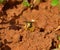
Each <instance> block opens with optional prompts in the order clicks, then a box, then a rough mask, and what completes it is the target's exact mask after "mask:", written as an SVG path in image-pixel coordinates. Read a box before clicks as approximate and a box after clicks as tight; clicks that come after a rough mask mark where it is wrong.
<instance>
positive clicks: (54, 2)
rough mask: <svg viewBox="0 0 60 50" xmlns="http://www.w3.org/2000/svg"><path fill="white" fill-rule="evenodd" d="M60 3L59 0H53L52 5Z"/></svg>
mask: <svg viewBox="0 0 60 50" xmlns="http://www.w3.org/2000/svg"><path fill="white" fill-rule="evenodd" d="M58 4H59V0H52V1H51V5H52V6H57V5H58Z"/></svg>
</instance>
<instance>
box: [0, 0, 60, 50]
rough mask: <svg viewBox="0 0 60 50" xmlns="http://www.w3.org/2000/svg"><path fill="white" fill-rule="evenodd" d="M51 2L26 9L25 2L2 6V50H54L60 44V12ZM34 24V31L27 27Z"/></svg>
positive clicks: (18, 0)
mask: <svg viewBox="0 0 60 50" xmlns="http://www.w3.org/2000/svg"><path fill="white" fill-rule="evenodd" d="M50 2H51V0H46V1H42V2H41V3H40V4H39V5H38V6H37V7H35V8H32V9H30V8H26V7H24V6H23V5H22V0H10V1H9V0H8V1H7V2H6V3H4V4H0V50H53V49H55V48H57V47H58V44H59V43H60V41H59V40H58V39H57V37H58V36H60V10H59V8H58V6H55V7H52V6H51V5H50ZM26 21H27V22H28V21H30V22H31V21H34V22H32V25H33V27H34V28H33V31H31V30H29V29H26V28H25V22H26Z"/></svg>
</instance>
